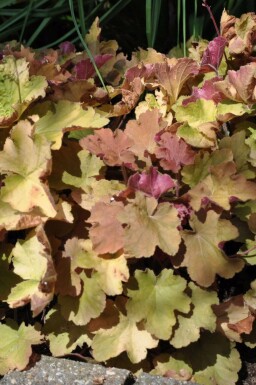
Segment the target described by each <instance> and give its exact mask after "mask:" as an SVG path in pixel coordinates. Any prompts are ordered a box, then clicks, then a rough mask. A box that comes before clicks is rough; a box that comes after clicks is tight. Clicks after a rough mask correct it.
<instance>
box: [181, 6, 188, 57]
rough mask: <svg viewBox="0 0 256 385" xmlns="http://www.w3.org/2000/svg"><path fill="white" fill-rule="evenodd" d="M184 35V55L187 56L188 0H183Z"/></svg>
mask: <svg viewBox="0 0 256 385" xmlns="http://www.w3.org/2000/svg"><path fill="white" fill-rule="evenodd" d="M182 35H183V56H184V57H185V56H187V52H186V42H187V12H186V0H182Z"/></svg>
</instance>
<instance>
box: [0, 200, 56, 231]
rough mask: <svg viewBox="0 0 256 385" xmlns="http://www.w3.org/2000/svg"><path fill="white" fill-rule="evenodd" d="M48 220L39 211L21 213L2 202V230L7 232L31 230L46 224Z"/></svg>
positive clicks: (0, 213)
mask: <svg viewBox="0 0 256 385" xmlns="http://www.w3.org/2000/svg"><path fill="white" fill-rule="evenodd" d="M47 219H48V218H47V217H43V216H41V215H40V212H39V211H38V210H32V211H31V212H30V213H21V212H20V211H18V210H15V209H13V208H12V207H11V205H9V204H8V203H5V202H3V201H0V228H3V229H5V230H7V231H10V230H22V229H29V228H30V227H35V226H37V225H40V224H41V223H44V222H45V221H46V220H47Z"/></svg>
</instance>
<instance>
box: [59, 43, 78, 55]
mask: <svg viewBox="0 0 256 385" xmlns="http://www.w3.org/2000/svg"><path fill="white" fill-rule="evenodd" d="M59 47H60V53H61V54H62V55H68V54H69V53H72V52H76V48H75V46H74V44H72V43H71V42H70V41H64V42H63V43H61V44H60V45H59Z"/></svg>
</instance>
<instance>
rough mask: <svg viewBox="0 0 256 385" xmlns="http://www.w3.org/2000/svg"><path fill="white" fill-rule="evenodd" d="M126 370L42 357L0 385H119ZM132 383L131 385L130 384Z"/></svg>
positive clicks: (124, 377)
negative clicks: (29, 367)
mask: <svg viewBox="0 0 256 385" xmlns="http://www.w3.org/2000/svg"><path fill="white" fill-rule="evenodd" d="M129 378H131V374H130V372H129V371H128V370H124V369H116V368H104V367H103V366H101V365H94V364H87V363H83V362H78V361H71V360H67V359H57V358H54V357H47V356H43V357H42V358H41V360H40V361H38V362H37V363H36V364H35V365H34V366H33V367H32V368H31V369H29V370H26V371H23V372H17V371H14V372H11V373H9V374H7V375H5V376H4V377H3V378H2V379H1V380H0V384H1V385H46V384H48V385H103V384H104V385H123V384H125V382H126V381H127V379H129ZM132 382H134V381H132Z"/></svg>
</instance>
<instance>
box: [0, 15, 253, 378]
mask: <svg viewBox="0 0 256 385" xmlns="http://www.w3.org/2000/svg"><path fill="white" fill-rule="evenodd" d="M255 30H256V16H255V14H251V13H249V14H245V15H242V16H241V18H240V19H236V18H235V17H233V16H230V15H228V14H227V13H226V12H225V11H224V12H223V15H222V18H221V25H220V36H218V37H217V38H215V39H213V40H212V41H211V42H209V44H208V46H207V47H206V49H205V48H204V47H205V41H203V42H199V43H196V44H194V45H193V46H192V47H191V48H190V53H189V57H187V58H181V59H176V58H169V57H167V56H165V55H163V54H160V53H157V52H156V51H154V50H153V49H148V50H139V51H138V52H136V53H134V54H133V56H132V58H131V60H127V58H126V57H125V56H124V55H123V54H122V53H118V45H117V43H116V42H115V41H108V42H105V41H100V28H99V25H98V20H96V21H95V23H94V24H93V25H92V27H91V29H90V32H89V33H88V34H87V36H86V42H87V44H88V47H89V49H90V51H91V52H92V54H93V55H94V57H95V60H96V63H97V65H98V67H99V68H100V72H101V75H102V77H103V79H104V81H105V83H106V84H107V86H106V89H103V88H102V87H101V86H100V83H99V81H98V79H97V77H96V75H95V72H94V68H93V66H92V65H91V63H90V61H89V59H88V57H87V55H86V53H85V52H76V50H75V47H74V46H73V45H72V44H71V43H68V42H67V43H63V44H62V45H61V46H60V49H58V50H52V49H50V50H46V51H40V52H35V51H33V50H32V49H31V48H28V47H23V46H19V45H18V44H16V43H9V44H7V45H5V46H4V47H2V55H1V61H0V91H1V92H0V108H1V109H0V126H1V131H0V136H1V137H0V142H1V151H0V171H1V189H0V198H1V199H0V229H1V231H0V236H1V241H2V242H1V262H0V263H1V270H0V297H1V301H2V305H1V312H0V314H1V324H0V339H1V346H0V374H2V375H3V374H5V373H7V372H8V371H9V370H13V369H18V370H22V369H24V368H25V367H26V366H27V364H28V363H29V360H30V358H31V357H33V354H34V353H32V345H37V344H43V343H44V344H46V345H47V346H48V347H49V350H50V352H51V354H52V355H54V356H65V355H69V354H72V352H75V353H73V354H80V355H81V356H87V357H88V356H90V355H91V357H93V358H94V359H95V360H96V361H98V362H104V363H106V364H107V365H115V366H120V367H129V368H132V370H134V371H137V370H138V369H139V368H142V369H143V370H145V371H149V372H151V373H153V374H160V375H165V376H167V377H172V378H175V379H181V380H182V379H183V380H194V381H196V382H197V383H199V384H203V385H227V384H229V385H233V384H235V383H236V381H237V379H238V372H239V370H240V368H241V360H240V357H239V353H238V350H237V348H236V343H244V344H246V345H247V346H249V347H250V348H252V347H255V346H256V339H255V335H256V326H255V325H256V323H255V317H256V316H255V314H256V281H255V280H253V279H254V278H253V271H255V269H254V265H255V264H256V238H255V235H256V183H255V175H256V124H255V116H256V80H255V79H256V62H255V52H254V47H255ZM253 269H254V270H253ZM241 277H242V278H241Z"/></svg>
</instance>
